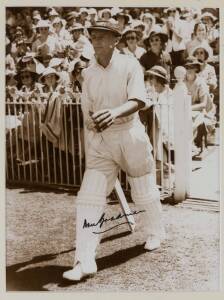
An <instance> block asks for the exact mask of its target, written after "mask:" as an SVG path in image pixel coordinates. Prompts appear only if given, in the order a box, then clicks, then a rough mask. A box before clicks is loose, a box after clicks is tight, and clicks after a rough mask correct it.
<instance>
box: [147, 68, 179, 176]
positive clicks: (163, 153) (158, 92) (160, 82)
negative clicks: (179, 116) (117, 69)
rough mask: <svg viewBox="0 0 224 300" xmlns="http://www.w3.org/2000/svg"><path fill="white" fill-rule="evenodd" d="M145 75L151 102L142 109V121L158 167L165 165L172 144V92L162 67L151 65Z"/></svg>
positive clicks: (166, 74)
mask: <svg viewBox="0 0 224 300" xmlns="http://www.w3.org/2000/svg"><path fill="white" fill-rule="evenodd" d="M145 77H146V79H148V80H149V81H150V85H151V87H152V89H151V95H150V97H151V98H152V104H151V106H150V108H149V109H148V110H146V111H143V115H144V120H145V122H144V123H145V125H147V130H148V135H149V137H150V140H151V141H153V145H154V151H155V157H156V163H157V165H158V168H160V167H161V162H163V163H164V167H165V166H166V164H167V162H168V157H169V155H168V151H169V150H170V149H171V148H172V147H173V145H174V123H173V122H174V119H173V93H172V90H171V89H170V87H169V76H168V73H167V71H166V69H164V68H163V67H161V66H153V67H152V68H151V69H149V70H148V71H146V72H145ZM153 115H154V117H153ZM153 119H154V122H155V123H154V130H153ZM154 139H155V140H154ZM160 180H161V179H160Z"/></svg>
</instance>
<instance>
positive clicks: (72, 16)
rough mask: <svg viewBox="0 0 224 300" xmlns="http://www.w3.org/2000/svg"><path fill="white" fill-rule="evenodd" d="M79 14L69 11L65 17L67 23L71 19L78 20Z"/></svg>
mask: <svg viewBox="0 0 224 300" xmlns="http://www.w3.org/2000/svg"><path fill="white" fill-rule="evenodd" d="M78 16H79V14H78V13H77V12H76V11H70V12H69V13H68V14H67V17H66V19H67V20H68V21H69V20H71V19H73V18H78Z"/></svg>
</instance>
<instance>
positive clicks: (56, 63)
mask: <svg viewBox="0 0 224 300" xmlns="http://www.w3.org/2000/svg"><path fill="white" fill-rule="evenodd" d="M62 63H63V59H62V58H57V57H53V58H52V59H51V60H50V62H49V67H50V68H54V67H58V66H60V65H61V64H62Z"/></svg>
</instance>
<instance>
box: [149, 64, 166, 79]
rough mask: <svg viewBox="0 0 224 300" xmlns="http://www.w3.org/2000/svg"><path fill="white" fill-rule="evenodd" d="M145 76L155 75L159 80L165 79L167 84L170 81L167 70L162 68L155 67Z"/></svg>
mask: <svg viewBox="0 0 224 300" xmlns="http://www.w3.org/2000/svg"><path fill="white" fill-rule="evenodd" d="M145 75H153V76H156V77H159V78H163V79H164V80H165V81H166V82H168V81H169V79H168V74H167V71H166V69H164V68H163V67H161V66H153V67H152V68H151V69H150V70H148V71H146V72H145Z"/></svg>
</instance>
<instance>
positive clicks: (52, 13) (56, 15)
mask: <svg viewBox="0 0 224 300" xmlns="http://www.w3.org/2000/svg"><path fill="white" fill-rule="evenodd" d="M48 15H49V17H54V16H55V17H59V14H58V12H57V11H56V10H55V9H51V10H50V12H49V14H48Z"/></svg>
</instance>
